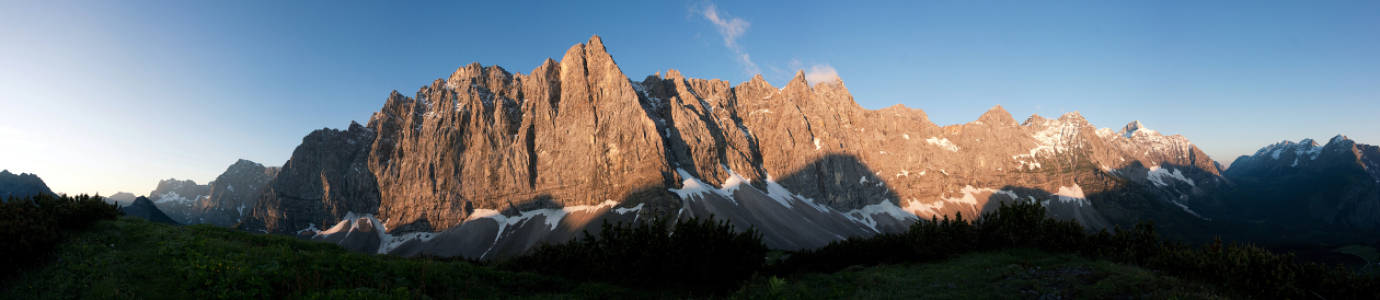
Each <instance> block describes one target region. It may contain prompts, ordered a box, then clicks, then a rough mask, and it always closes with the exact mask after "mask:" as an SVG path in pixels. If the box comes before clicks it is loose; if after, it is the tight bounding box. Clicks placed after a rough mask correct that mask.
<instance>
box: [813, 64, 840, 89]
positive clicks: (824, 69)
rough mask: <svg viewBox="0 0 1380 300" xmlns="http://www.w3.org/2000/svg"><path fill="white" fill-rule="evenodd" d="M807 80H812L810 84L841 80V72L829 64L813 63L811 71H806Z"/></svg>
mask: <svg viewBox="0 0 1380 300" xmlns="http://www.w3.org/2000/svg"><path fill="white" fill-rule="evenodd" d="M805 81H808V82H810V85H815V84H818V83H821V82H827V83H835V82H839V72H838V71H837V70H834V67H832V66H829V64H823V65H813V66H810V70H809V71H805Z"/></svg>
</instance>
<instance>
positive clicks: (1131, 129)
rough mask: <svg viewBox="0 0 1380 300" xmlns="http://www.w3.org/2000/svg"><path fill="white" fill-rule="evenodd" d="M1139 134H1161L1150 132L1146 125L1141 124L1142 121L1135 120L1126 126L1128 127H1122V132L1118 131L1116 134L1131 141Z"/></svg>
mask: <svg viewBox="0 0 1380 300" xmlns="http://www.w3.org/2000/svg"><path fill="white" fill-rule="evenodd" d="M1137 132H1141V133H1143V134H1147V135H1158V134H1159V132H1158V131H1154V130H1150V128H1145V124H1141V123H1140V120H1135V121H1132V122H1131V123H1130V124H1126V126H1125V127H1121V131H1117V133H1116V134H1117V135H1120V136H1122V137H1125V138H1128V139H1129V138H1131V137H1133V136H1135V135H1136V133H1137Z"/></svg>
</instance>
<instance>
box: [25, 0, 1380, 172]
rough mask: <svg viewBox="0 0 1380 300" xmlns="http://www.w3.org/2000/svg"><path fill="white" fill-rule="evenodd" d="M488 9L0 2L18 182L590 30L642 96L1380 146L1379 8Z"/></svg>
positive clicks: (886, 5) (319, 122)
mask: <svg viewBox="0 0 1380 300" xmlns="http://www.w3.org/2000/svg"><path fill="white" fill-rule="evenodd" d="M493 2H505V3H484V4H471V3H458V2H430V1H425V2H423V1H418V2H409V3H406V4H403V5H398V4H394V3H374V2H367V3H355V2H324V1H321V2H285V1H272V2H269V1H177V2H174V1H158V2H153V1H150V2H144V1H136V2H128V1H91V2H69V1H10V0H0V41H4V42H3V43H0V168H3V169H9V170H10V171H12V172H27V173H37V174H38V175H39V176H41V177H43V178H44V180H45V181H47V183H48V184H49V186H51V187H52V188H53V189H54V190H55V191H59V192H67V193H94V192H101V193H102V194H111V193H114V192H116V191H129V192H133V193H135V194H140V195H142V194H145V193H148V192H149V191H150V190H152V189H153V187H154V185H155V184H156V183H157V180H158V179H166V178H170V177H175V178H179V179H193V180H196V181H197V182H199V183H205V182H206V181H210V180H213V179H214V178H215V176H216V175H218V174H220V173H221V172H223V171H224V170H225V168H226V167H228V166H229V165H230V164H231V163H233V162H235V160H236V159H240V158H244V159H249V160H253V161H256V162H260V163H264V164H265V165H281V164H282V163H283V162H285V161H286V160H287V159H288V157H289V156H290V155H291V153H292V150H293V148H295V147H296V146H297V144H298V143H300V142H301V138H302V137H303V136H305V135H306V134H308V133H310V132H311V131H312V130H314V129H321V128H325V127H329V128H344V127H345V126H347V125H348V124H349V122H350V121H351V120H355V121H359V122H364V121H366V120H367V119H368V116H369V115H370V114H371V113H372V112H374V111H376V110H378V109H379V108H380V107H381V106H382V105H383V101H384V99H385V98H386V97H387V95H388V93H389V92H390V91H392V90H398V91H400V92H403V93H404V94H408V95H410V94H412V93H414V92H416V90H417V89H418V88H419V87H421V86H422V85H425V84H428V83H430V82H431V81H432V80H435V79H437V78H441V77H444V76H448V75H449V74H450V73H451V72H452V71H454V70H455V69H456V68H458V67H461V66H464V65H466V64H469V63H470V62H475V61H477V62H480V63H481V64H484V65H500V66H503V67H504V68H506V69H508V70H509V71H510V72H523V73H527V72H530V71H531V69H533V68H535V67H536V66H537V65H538V64H539V63H540V62H541V61H542V60H543V59H545V58H548V57H550V58H555V59H560V57H561V55H562V54H563V53H564V51H565V50H566V49H567V48H569V47H570V46H571V45H574V44H576V43H582V42H584V41H586V40H587V39H588V38H589V37H590V36H591V35H594V34H598V35H600V36H601V37H603V39H604V42H605V44H606V46H607V47H608V49H609V51H610V53H611V54H612V55H613V56H614V59H615V60H616V61H617V62H618V64H619V66H620V67H622V69H623V71H624V73H626V74H628V75H629V76H631V77H633V78H634V79H637V80H640V79H642V78H643V77H645V76H646V75H650V74H652V73H655V72H657V71H664V70H666V69H677V70H680V71H681V72H682V73H683V74H685V75H686V76H688V77H696V78H719V79H725V80H729V81H731V82H733V83H735V84H736V83H738V82H742V81H746V80H748V79H750V78H751V76H752V75H751V74H753V73H755V72H760V73H761V74H762V75H763V76H764V77H765V78H766V79H767V80H768V81H769V82H771V83H772V84H774V85H777V86H780V85H783V84H784V83H785V82H786V81H787V80H789V79H790V77H791V76H792V75H793V74H794V73H795V71H796V70H801V69H804V70H806V71H816V72H815V74H827V73H828V71H833V72H835V73H836V74H837V75H838V76H839V77H841V78H842V79H843V80H844V81H845V82H846V83H847V85H848V87H849V90H850V91H851V92H853V95H854V97H855V99H856V100H857V101H858V102H859V104H861V105H862V106H863V107H865V108H869V109H877V108H882V107H887V106H891V105H894V104H904V105H906V106H908V107H913V108H920V109H923V110H924V111H925V112H926V113H928V114H929V116H930V119H931V120H933V121H934V122H935V123H937V124H939V125H949V124H958V123H966V122H969V121H972V120H974V119H976V118H977V117H978V116H979V115H981V114H982V113H983V112H985V111H986V110H987V109H989V108H991V107H992V106H994V105H1002V106H1003V107H1005V108H1006V109H1007V110H1008V111H1010V112H1011V113H1012V114H1013V115H1014V116H1015V117H1016V119H1017V120H1025V118H1026V117H1028V116H1030V115H1031V114H1040V115H1042V116H1046V117H1055V116H1058V115H1060V114H1062V113H1065V112H1071V111H1075V110H1077V111H1080V112H1081V113H1082V114H1083V116H1084V117H1086V118H1087V119H1088V120H1089V121H1090V122H1092V123H1093V125H1096V126H1098V127H1111V128H1114V129H1119V128H1120V127H1121V126H1124V125H1125V124H1126V123H1129V122H1131V121H1133V120H1141V121H1142V122H1143V123H1145V124H1146V126H1148V127H1150V128H1152V129H1156V130H1159V131H1160V132H1161V133H1165V134H1182V135H1184V136H1186V137H1188V138H1189V139H1190V140H1192V141H1193V142H1194V143H1195V144H1197V145H1198V146H1199V147H1200V148H1202V149H1203V150H1204V151H1206V152H1207V153H1208V154H1209V155H1211V156H1212V157H1213V158H1214V159H1217V160H1223V161H1231V160H1232V159H1234V158H1235V157H1236V156H1238V155H1242V154H1249V153H1253V152H1254V151H1255V150H1256V149H1258V148H1260V147H1263V146H1265V145H1268V144H1270V143H1273V142H1277V141H1279V140H1285V139H1287V140H1295V141H1297V140H1299V139H1302V138H1314V139H1319V140H1324V141H1325V140H1326V139H1328V138H1330V137H1331V136H1333V135H1336V134H1339V133H1340V134H1346V135H1348V136H1349V137H1351V138H1353V139H1356V140H1358V141H1360V142H1363V143H1369V144H1376V143H1380V118H1377V116H1380V55H1376V53H1380V17H1376V16H1380V2H1375V1H1360V2H1346V1H1325V2H1301V1H1300V2H1275V1H1242V2H1213V3H1202V2H1206V1H1183V2H1177V1H1136V2H1132V1H1074V2H1064V1H1014V2H977V1H932V2H929V1H926V2H919V1H901V2H870V3H864V4H857V3H846V2H837V1H824V2H813V1H792V2H751V3H737V2H699V1H638V2H624V3H607V4H587V3H576V2H573V1H564V2H535V3H528V2H522V3H506V1H493ZM744 55H746V58H744Z"/></svg>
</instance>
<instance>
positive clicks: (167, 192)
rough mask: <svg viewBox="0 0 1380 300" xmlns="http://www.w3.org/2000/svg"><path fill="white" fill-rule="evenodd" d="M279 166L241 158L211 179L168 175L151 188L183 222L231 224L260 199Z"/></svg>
mask: <svg viewBox="0 0 1380 300" xmlns="http://www.w3.org/2000/svg"><path fill="white" fill-rule="evenodd" d="M280 169H281V168H279V167H264V165H262V164H259V163H256V162H252V161H249V160H244V159H241V160H238V161H236V162H235V163H234V164H231V165H230V167H228V168H226V170H225V172H223V173H221V174H220V176H217V177H216V180H214V181H211V182H210V183H207V184H204V185H200V184H196V182H194V181H191V180H177V179H168V180H161V181H159V182H158V187H157V188H155V189H154V190H153V191H152V192H149V195H151V196H150V198H152V199H153V202H154V203H155V204H157V205H158V207H159V208H161V209H163V210H164V211H167V212H168V213H169V215H170V216H171V217H172V218H173V219H174V220H177V221H178V222H179V223H183V224H202V223H206V224H212V225H216V226H225V227H229V226H232V225H235V223H238V222H239V221H240V220H241V219H243V218H244V216H245V215H246V214H247V213H248V212H249V211H248V209H250V208H253V207H254V204H255V203H257V202H258V200H259V195H260V194H261V193H262V192H263V189H264V187H265V186H266V185H267V184H268V183H269V182H270V181H272V180H273V178H275V177H276V176H278V171H279V170H280Z"/></svg>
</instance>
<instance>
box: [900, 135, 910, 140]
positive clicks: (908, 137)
mask: <svg viewBox="0 0 1380 300" xmlns="http://www.w3.org/2000/svg"><path fill="white" fill-rule="evenodd" d="M901 137H904V138H906V139H907V140H909V139H910V135H909V134H902V135H901Z"/></svg>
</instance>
